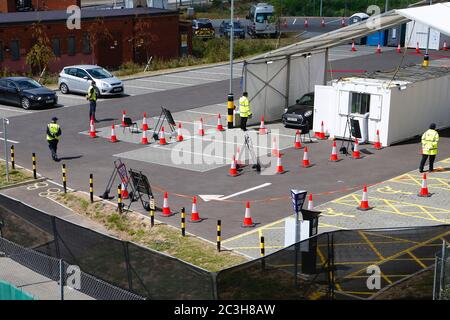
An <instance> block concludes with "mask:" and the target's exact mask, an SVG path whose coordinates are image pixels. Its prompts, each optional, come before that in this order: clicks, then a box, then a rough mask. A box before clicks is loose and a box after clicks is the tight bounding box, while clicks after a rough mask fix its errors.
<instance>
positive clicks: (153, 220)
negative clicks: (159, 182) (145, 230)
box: [150, 196, 156, 228]
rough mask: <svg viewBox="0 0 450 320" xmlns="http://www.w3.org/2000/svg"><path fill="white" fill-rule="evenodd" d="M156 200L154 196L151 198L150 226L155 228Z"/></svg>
mask: <svg viewBox="0 0 450 320" xmlns="http://www.w3.org/2000/svg"><path fill="white" fill-rule="evenodd" d="M155 209H156V207H155V198H153V196H151V197H150V225H151V226H152V228H153V226H154V225H155Z"/></svg>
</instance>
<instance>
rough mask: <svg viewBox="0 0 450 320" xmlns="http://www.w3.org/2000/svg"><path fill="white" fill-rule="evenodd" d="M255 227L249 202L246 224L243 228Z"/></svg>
mask: <svg viewBox="0 0 450 320" xmlns="http://www.w3.org/2000/svg"><path fill="white" fill-rule="evenodd" d="M254 226H255V224H254V223H253V220H252V215H251V212H250V202H249V201H247V205H246V206H245V216H244V222H243V223H242V227H244V228H251V227H254Z"/></svg>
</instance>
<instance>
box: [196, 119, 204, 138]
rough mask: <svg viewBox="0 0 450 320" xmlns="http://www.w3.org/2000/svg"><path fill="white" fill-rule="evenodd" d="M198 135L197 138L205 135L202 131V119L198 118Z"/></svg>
mask: <svg viewBox="0 0 450 320" xmlns="http://www.w3.org/2000/svg"><path fill="white" fill-rule="evenodd" d="M198 135H199V136H204V135H205V130H204V129H203V118H200V126H199V128H198Z"/></svg>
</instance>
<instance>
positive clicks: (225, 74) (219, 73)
mask: <svg viewBox="0 0 450 320" xmlns="http://www.w3.org/2000/svg"><path fill="white" fill-rule="evenodd" d="M189 73H200V74H217V75H221V76H229V75H230V73H229V72H228V73H225V72H206V71H189Z"/></svg>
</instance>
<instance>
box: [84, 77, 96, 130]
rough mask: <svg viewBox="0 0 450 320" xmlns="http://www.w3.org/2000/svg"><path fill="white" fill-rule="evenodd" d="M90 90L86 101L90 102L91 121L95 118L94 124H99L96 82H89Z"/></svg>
mask: <svg viewBox="0 0 450 320" xmlns="http://www.w3.org/2000/svg"><path fill="white" fill-rule="evenodd" d="M89 84H90V85H89V89H88V93H87V95H86V99H87V100H89V121H90V120H91V119H92V117H94V122H98V121H97V118H96V117H95V111H96V109H97V90H98V89H97V86H96V85H95V81H94V80H89Z"/></svg>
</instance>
